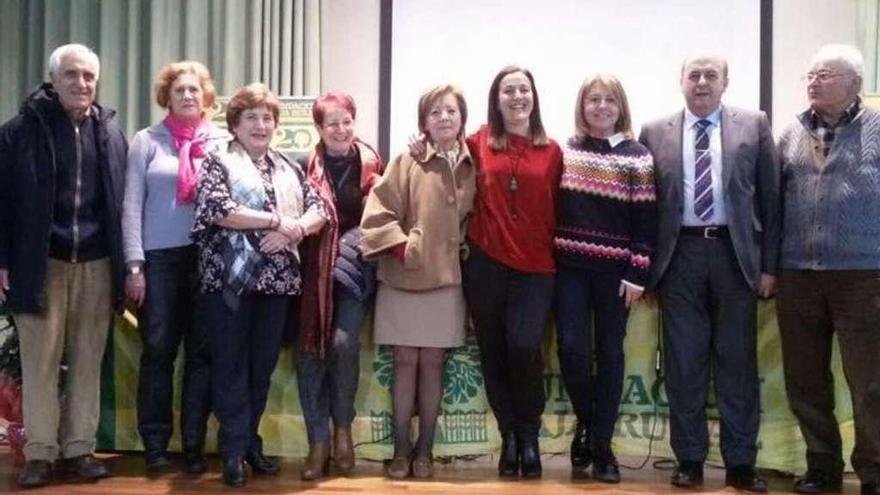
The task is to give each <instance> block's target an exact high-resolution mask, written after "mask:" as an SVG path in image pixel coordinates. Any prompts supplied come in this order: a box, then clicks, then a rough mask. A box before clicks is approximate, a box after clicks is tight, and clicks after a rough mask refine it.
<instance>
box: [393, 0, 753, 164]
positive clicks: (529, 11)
mask: <svg viewBox="0 0 880 495" xmlns="http://www.w3.org/2000/svg"><path fill="white" fill-rule="evenodd" d="M760 4H761V2H760V1H758V0H618V1H613V0H610V1H609V0H605V1H601V0H489V1H479V0H397V1H394V2H393V9H392V42H391V47H392V48H391V111H390V130H389V131H390V152H391V155H392V157H393V156H394V155H395V154H397V153H399V152H400V151H401V150H403V148H404V147H405V146H406V142H407V137H408V136H409V135H410V134H412V133H413V132H414V131H415V130H416V129H417V106H418V98H419V95H420V94H421V93H422V92H423V91H424V90H425V89H428V88H430V87H432V86H434V85H436V84H443V83H452V84H456V85H458V86H459V87H461V88H462V89H463V90H464V93H465V98H466V99H467V103H468V113H469V116H468V122H467V131H468V132H469V133H470V132H473V131H475V130H476V129H477V128H478V127H479V126H480V125H482V124H484V123H485V122H486V102H487V98H488V91H489V86H490V84H491V82H492V78H493V77H494V76H495V74H496V73H497V72H498V70H499V69H501V68H502V67H503V66H505V65H508V64H516V65H521V66H524V67H527V68H528V69H530V70H531V71H532V73H533V74H534V76H535V85H536V86H537V89H538V94H539V97H540V104H541V116H542V118H543V120H544V125H545V127H546V129H547V132H548V133H549V134H550V136H551V137H552V138H554V139H556V140H557V141H559V142H562V141H563V140H565V139H567V138H568V136H570V135H571V134H572V133H573V131H574V105H575V98H576V96H577V91H578V88H579V87H580V84H581V82H583V80H584V78H585V77H586V76H587V75H588V74H590V73H595V72H608V73H612V74H614V75H616V76H617V77H618V78H620V80H621V82H622V83H623V85H624V88H625V89H626V92H627V96H628V97H629V102H630V108H631V110H632V113H633V120H634V126H635V127H634V130H635V131H636V133H638V130H639V128H640V126H641V124H642V123H644V122H646V121H648V120H651V119H653V118H656V117H660V116H662V115H665V114H666V113H669V112H673V111H675V110H677V109H680V108H682V106H683V99H682V96H681V90H680V87H679V74H680V69H681V61H682V59H683V58H684V57H686V56H688V55H690V54H694V53H705V52H709V53H716V54H720V55H723V56H725V57H726V58H727V59H728V61H729V64H730V85H729V86H728V88H727V92H726V93H725V97H724V101H725V102H726V103H728V104H731V105H738V106H743V107H747V108H754V109H757V108H758V105H759V88H760V62H761V61H760V24H761V23H760V14H761V13H760ZM389 158H390V157H389Z"/></svg>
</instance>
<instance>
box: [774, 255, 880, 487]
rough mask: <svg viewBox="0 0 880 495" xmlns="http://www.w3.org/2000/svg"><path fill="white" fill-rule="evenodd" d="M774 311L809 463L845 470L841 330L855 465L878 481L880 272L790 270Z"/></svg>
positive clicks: (783, 278) (787, 380)
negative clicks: (838, 389)
mask: <svg viewBox="0 0 880 495" xmlns="http://www.w3.org/2000/svg"><path fill="white" fill-rule="evenodd" d="M776 310H777V314H778V316H779V331H780V334H781V336H782V360H783V365H784V370H785V391H786V393H787V394H788V401H789V406H790V407H791V410H792V412H794V415H795V416H796V417H797V419H798V424H799V425H800V428H801V432H802V433H803V436H804V440H805V441H806V444H807V465H808V466H809V467H810V468H813V469H820V470H823V471H826V472H828V473H831V474H835V475H838V474H840V473H842V472H843V467H844V464H843V456H842V452H841V449H842V446H841V440H840V430H839V425H838V423H837V420H836V419H835V417H834V377H833V376H832V375H831V351H832V348H833V336H834V333H835V332H836V333H837V340H838V344H839V347H840V358H841V359H840V360H841V362H842V364H843V373H844V376H845V377H846V382H847V384H848V385H849V390H850V393H851V395H852V404H853V421H854V423H855V448H854V449H853V452H852V465H853V468H855V470H856V472H857V473H858V475H859V477H860V478H861V480H862V482H863V483H868V482H880V416H878V415H880V364H878V363H880V327H878V322H880V271H878V270H852V271H812V270H784V271H783V272H782V274H781V276H780V278H779V294H778V295H777V299H776Z"/></svg>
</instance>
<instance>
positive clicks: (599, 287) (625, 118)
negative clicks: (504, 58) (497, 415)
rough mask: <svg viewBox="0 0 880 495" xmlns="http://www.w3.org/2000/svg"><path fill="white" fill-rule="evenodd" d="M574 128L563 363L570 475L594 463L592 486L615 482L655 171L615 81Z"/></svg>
mask: <svg viewBox="0 0 880 495" xmlns="http://www.w3.org/2000/svg"><path fill="white" fill-rule="evenodd" d="M575 127H576V134H575V136H574V137H572V138H571V139H569V140H568V142H567V143H566V145H565V146H564V147H563V174H562V183H561V185H560V190H559V209H558V216H557V223H556V236H555V239H554V244H555V249H556V259H557V262H558V269H557V274H556V308H555V311H556V331H557V343H558V347H559V364H560V368H561V370H562V377H563V381H564V382H565V388H566V391H567V392H568V395H569V397H570V398H571V402H572V406H573V408H574V412H575V415H576V416H577V427H576V430H575V436H574V439H573V440H572V444H571V463H572V475H573V476H574V477H575V478H588V477H589V471H588V469H589V467H590V464H591V463H592V464H593V477H594V478H595V479H597V480H599V481H604V482H608V483H617V482H619V481H620V472H619V470H618V467H617V461H616V459H615V457H614V453H613V452H612V450H611V437H612V435H613V433H614V423H615V421H616V420H617V412H618V404H619V403H620V396H621V392H622V388H623V373H624V356H623V339H624V336H625V335H626V323H627V317H628V314H629V308H630V307H631V306H632V304H633V303H634V302H635V301H637V300H638V299H639V298H640V297H641V295H642V292H643V291H644V286H645V282H646V281H647V275H648V266H649V263H650V256H651V251H652V244H653V242H654V241H653V239H654V233H653V226H654V224H655V220H656V209H655V207H656V199H655V196H654V165H653V159H652V157H651V154H650V153H649V152H648V150H647V149H646V148H645V147H644V146H642V145H641V144H639V143H638V142H637V141H635V140H634V139H633V133H632V124H631V120H630V112H629V105H628V104H627V100H626V93H625V92H624V90H623V86H621V84H620V81H618V80H617V78H615V77H614V76H611V75H605V74H600V75H596V76H593V77H589V78H587V79H586V80H585V81H584V83H583V85H581V89H580V92H579V93H578V98H577V106H576V107H575ZM594 322H595V332H594V330H593V324H594ZM594 342H595V345H594ZM594 351H595V355H596V360H597V366H596V375H595V376H593V355H594ZM591 440H592V442H591Z"/></svg>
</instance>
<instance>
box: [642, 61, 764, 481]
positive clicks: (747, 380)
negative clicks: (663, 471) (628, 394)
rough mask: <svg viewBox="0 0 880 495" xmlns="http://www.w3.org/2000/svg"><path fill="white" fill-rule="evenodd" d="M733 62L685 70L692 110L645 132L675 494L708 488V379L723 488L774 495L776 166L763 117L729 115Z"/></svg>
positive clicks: (653, 284) (689, 64)
mask: <svg viewBox="0 0 880 495" xmlns="http://www.w3.org/2000/svg"><path fill="white" fill-rule="evenodd" d="M727 84H728V77H727V61H726V60H724V59H722V58H719V57H708V56H701V57H695V58H691V59H688V60H685V62H684V63H683V64H682V70H681V90H682V93H683V94H684V98H685V101H686V104H687V105H686V108H685V109H684V110H683V111H679V112H676V113H675V114H673V115H670V116H668V117H666V118H662V119H659V120H656V121H654V122H651V123H649V124H647V125H645V126H644V127H643V128H642V132H641V135H640V137H639V141H641V142H642V143H643V144H644V145H645V146H647V147H648V149H650V150H651V153H652V154H653V155H654V166H655V181H656V191H657V205H658V211H659V225H658V233H657V244H656V254H655V257H654V263H653V266H652V273H651V280H650V282H649V287H650V288H654V289H657V292H658V293H659V300H660V308H661V315H662V320H663V347H664V353H665V361H664V363H665V367H666V393H667V395H668V398H669V409H670V435H671V437H670V440H671V444H672V449H673V451H674V452H675V456H676V458H677V460H678V463H679V465H678V468H677V469H676V470H675V473H674V474H673V476H672V480H671V481H672V484H673V485H676V486H681V487H694V486H699V485H700V484H701V483H702V481H703V462H704V461H705V459H706V455H707V453H708V448H709V438H708V437H709V435H708V428H707V424H706V410H705V409H706V401H707V395H708V390H709V381H710V370H711V378H712V379H713V380H714V383H715V395H716V398H717V402H718V410H719V412H720V413H721V454H722V456H723V458H724V463H725V466H726V467H727V476H726V482H727V484H728V485H731V486H733V487H735V488H738V489H744V490H748V491H754V492H765V491H767V484H766V483H765V482H764V480H763V479H761V478H760V477H759V476H758V475H757V473H756V472H755V469H754V466H755V457H756V455H757V448H756V441H757V436H758V425H759V421H760V417H759V416H760V411H759V385H758V371H757V356H756V338H755V333H756V314H757V300H756V294H757V295H760V296H761V297H769V296H770V295H771V293H772V292H773V290H774V285H775V276H774V274H775V272H776V257H777V252H778V244H779V231H780V207H779V166H778V163H777V160H776V153H775V149H774V145H773V137H772V135H771V132H770V124H769V122H768V120H767V116H766V115H765V114H764V113H763V112H755V111H749V110H742V109H739V108H733V107H728V106H723V105H722V104H721V96H722V95H723V94H724V91H725V89H727Z"/></svg>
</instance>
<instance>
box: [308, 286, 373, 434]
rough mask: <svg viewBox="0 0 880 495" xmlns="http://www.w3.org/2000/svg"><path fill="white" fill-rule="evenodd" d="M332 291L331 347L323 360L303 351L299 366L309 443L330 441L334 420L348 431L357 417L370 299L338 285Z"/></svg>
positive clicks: (338, 425) (336, 424) (316, 355)
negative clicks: (362, 339) (363, 333)
mask: <svg viewBox="0 0 880 495" xmlns="http://www.w3.org/2000/svg"><path fill="white" fill-rule="evenodd" d="M333 290H334V304H333V308H334V309H333V343H332V347H331V348H330V349H328V352H327V355H326V356H325V357H324V358H323V359H322V358H321V356H320V355H318V354H315V353H305V352H300V354H299V356H298V357H297V363H296V375H297V384H298V385H299V402H300V405H301V407H302V411H303V417H304V418H305V421H306V430H307V431H308V435H309V443H310V444H312V443H316V442H329V441H330V427H329V423H328V420H329V419H330V418H331V417H332V418H333V424H334V425H335V426H337V427H340V428H348V427H350V426H351V422H352V421H353V420H354V415H355V411H354V398H355V395H356V394H357V387H358V377H359V373H360V350H361V348H360V334H361V327H362V326H363V323H364V316H366V313H367V308H368V307H369V300H367V301H359V300H358V299H357V298H355V297H354V295H352V294H351V292H349V290H348V289H346V288H345V287H342V286H341V285H339V284H335V287H334V289H333Z"/></svg>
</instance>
